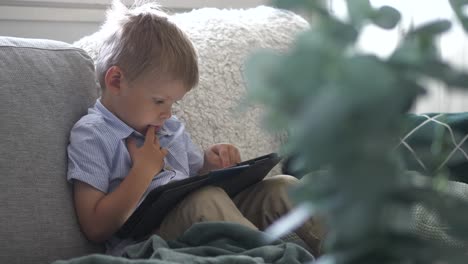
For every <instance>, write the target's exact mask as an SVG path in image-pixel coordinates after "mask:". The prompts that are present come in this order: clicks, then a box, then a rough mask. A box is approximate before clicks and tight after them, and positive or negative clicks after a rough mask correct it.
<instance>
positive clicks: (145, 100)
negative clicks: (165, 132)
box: [114, 76, 187, 135]
mask: <svg viewBox="0 0 468 264" xmlns="http://www.w3.org/2000/svg"><path fill="white" fill-rule="evenodd" d="M186 93H187V87H185V86H184V84H183V82H182V81H178V80H175V81H161V80H157V79H156V78H155V77H151V76H149V77H140V78H138V79H137V80H135V81H133V82H131V83H128V82H125V81H124V82H123V83H122V88H121V91H120V93H119V94H118V96H117V103H116V105H115V109H114V110H115V112H116V114H117V115H118V117H119V118H120V119H121V120H122V121H124V122H125V123H126V124H127V125H129V126H131V127H132V128H133V129H135V130H136V131H138V132H140V133H142V134H143V135H144V134H145V133H146V130H147V129H148V126H155V127H156V131H158V130H159V129H160V128H161V126H162V125H163V124H164V122H165V121H166V120H167V119H168V118H170V117H171V115H172V105H173V104H174V103H175V102H177V101H179V100H181V99H182V98H183V97H184V95H185V94H186Z"/></svg>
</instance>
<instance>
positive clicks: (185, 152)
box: [67, 99, 203, 255]
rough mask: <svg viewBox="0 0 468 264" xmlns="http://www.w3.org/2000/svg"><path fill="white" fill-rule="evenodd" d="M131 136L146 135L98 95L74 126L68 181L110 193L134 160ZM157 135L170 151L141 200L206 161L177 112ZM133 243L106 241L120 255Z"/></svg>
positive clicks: (109, 250) (139, 142)
mask: <svg viewBox="0 0 468 264" xmlns="http://www.w3.org/2000/svg"><path fill="white" fill-rule="evenodd" d="M130 136H131V137H134V138H135V139H136V140H137V145H138V146H140V145H142V144H143V142H144V139H145V138H144V136H143V135H142V134H141V133H139V132H137V131H135V130H134V129H133V128H131V127H129V126H128V125H127V124H125V123H124V122H123V121H122V120H120V119H119V118H118V117H116V116H115V115H114V114H113V113H111V112H110V111H109V110H108V109H107V108H106V107H105V106H104V105H102V103H101V101H100V99H98V100H97V101H96V104H95V105H94V107H92V108H89V109H88V114H87V115H85V116H83V117H82V118H81V119H80V120H79V121H78V122H77V123H76V124H75V125H74V126H73V128H72V130H71V134H70V144H69V145H68V175H67V179H68V181H70V182H73V181H74V180H79V181H82V182H84V183H87V184H89V185H91V186H92V187H94V188H96V189H97V190H99V191H101V192H103V193H106V194H107V193H111V192H112V191H113V190H115V189H116V188H117V187H118V186H119V184H120V183H121V182H122V181H123V179H124V178H125V177H126V176H127V175H128V173H129V172H130V168H131V164H132V161H131V157H130V154H129V152H128V150H127V147H126V143H125V140H126V138H128V137H130ZM157 136H158V138H159V142H160V144H161V147H163V148H166V149H167V150H168V154H167V155H166V157H165V158H164V168H163V170H162V171H161V172H160V173H159V174H156V175H155V176H154V178H153V180H152V182H151V183H150V185H149V186H148V188H147V190H146V192H145V194H144V195H143V198H142V199H141V200H140V202H139V204H140V203H141V201H142V200H143V199H144V197H146V195H147V194H148V193H149V191H151V190H153V189H154V188H156V187H158V186H161V185H164V184H166V183H168V182H169V181H172V180H181V179H185V178H187V177H190V176H194V175H196V174H197V172H198V171H199V170H200V169H201V167H202V165H203V155H202V152H201V151H200V150H199V148H197V147H196V146H195V145H194V144H193V142H192V141H191V139H190V136H189V135H188V133H187V132H186V131H185V129H184V125H183V124H182V123H181V122H180V121H179V120H178V119H177V118H176V117H175V116H172V117H171V118H169V119H168V120H166V122H165V123H164V125H163V126H162V127H161V129H160V130H159V131H158V133H157ZM135 209H136V208H135ZM133 243H135V241H132V240H129V239H127V240H121V239H119V238H117V237H116V236H113V237H112V238H111V239H110V240H109V241H107V243H106V247H107V253H108V254H112V255H120V254H121V252H122V250H123V248H124V247H125V246H127V245H130V244H133Z"/></svg>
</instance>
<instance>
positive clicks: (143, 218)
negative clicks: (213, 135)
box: [116, 153, 281, 240]
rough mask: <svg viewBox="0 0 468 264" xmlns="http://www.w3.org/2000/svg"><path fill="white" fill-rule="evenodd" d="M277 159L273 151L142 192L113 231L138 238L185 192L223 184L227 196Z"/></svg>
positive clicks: (259, 175) (261, 174)
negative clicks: (145, 193)
mask: <svg viewBox="0 0 468 264" xmlns="http://www.w3.org/2000/svg"><path fill="white" fill-rule="evenodd" d="M280 160H281V159H280V158H279V157H278V155H277V154H276V153H271V154H268V155H264V156H261V157H258V158H254V159H251V160H247V161H244V162H241V163H238V164H237V165H235V166H233V167H229V168H225V169H220V170H214V171H211V172H209V173H207V174H204V175H200V176H193V177H189V178H187V179H183V180H179V181H172V182H169V183H167V184H165V185H162V186H160V187H157V188H155V189H153V190H152V191H151V192H150V193H149V194H148V195H147V196H146V198H145V199H144V201H143V202H142V203H141V204H140V206H138V208H137V209H136V210H135V211H134V212H133V214H132V215H131V216H130V217H129V218H128V219H127V221H126V222H125V224H124V225H123V226H122V227H121V228H120V229H119V230H118V231H117V233H116V235H117V236H118V237H120V238H133V239H136V240H139V239H142V238H144V237H145V236H147V235H149V234H150V233H151V232H152V231H153V230H155V229H156V228H157V227H158V226H159V225H160V224H161V222H162V220H163V219H164V217H165V216H166V214H167V213H169V211H170V210H171V209H172V208H174V207H175V205H176V204H177V203H178V202H180V201H181V200H182V199H183V198H184V197H185V196H187V195H188V194H189V193H191V192H193V191H195V190H197V189H199V188H201V187H203V186H206V185H214V186H219V187H221V188H223V189H224V190H225V191H226V193H227V194H228V195H229V196H231V197H232V196H235V195H236V194H237V193H239V192H241V191H242V190H244V189H245V188H247V187H249V186H250V185H252V184H255V183H257V182H259V181H261V180H262V179H263V178H265V176H266V175H267V174H268V172H270V170H271V169H272V168H273V167H274V166H275V165H276V164H278V162H279V161H280Z"/></svg>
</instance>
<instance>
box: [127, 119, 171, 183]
mask: <svg viewBox="0 0 468 264" xmlns="http://www.w3.org/2000/svg"><path fill="white" fill-rule="evenodd" d="M127 149H128V152H129V153H130V157H131V159H132V162H133V165H132V167H133V168H136V169H138V170H139V171H141V172H143V173H144V174H146V175H148V177H150V175H151V177H153V176H154V175H156V174H157V173H159V172H160V171H161V169H162V168H163V166H164V157H165V156H166V155H167V150H166V149H163V148H161V146H160V145H159V139H158V137H157V136H156V135H155V131H154V126H150V127H149V128H148V130H147V131H146V138H145V142H144V144H143V146H141V147H139V148H138V147H137V146H136V140H135V139H134V138H128V139H127Z"/></svg>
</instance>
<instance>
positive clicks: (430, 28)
mask: <svg viewBox="0 0 468 264" xmlns="http://www.w3.org/2000/svg"><path fill="white" fill-rule="evenodd" d="M451 27H452V23H451V22H450V21H449V20H446V19H440V20H437V21H433V22H429V23H427V24H424V25H422V26H419V27H417V28H415V29H413V30H411V31H410V32H409V33H408V36H409V37H413V36H419V37H427V38H433V37H434V36H436V35H440V34H442V33H445V32H447V31H448V30H450V28H451Z"/></svg>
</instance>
